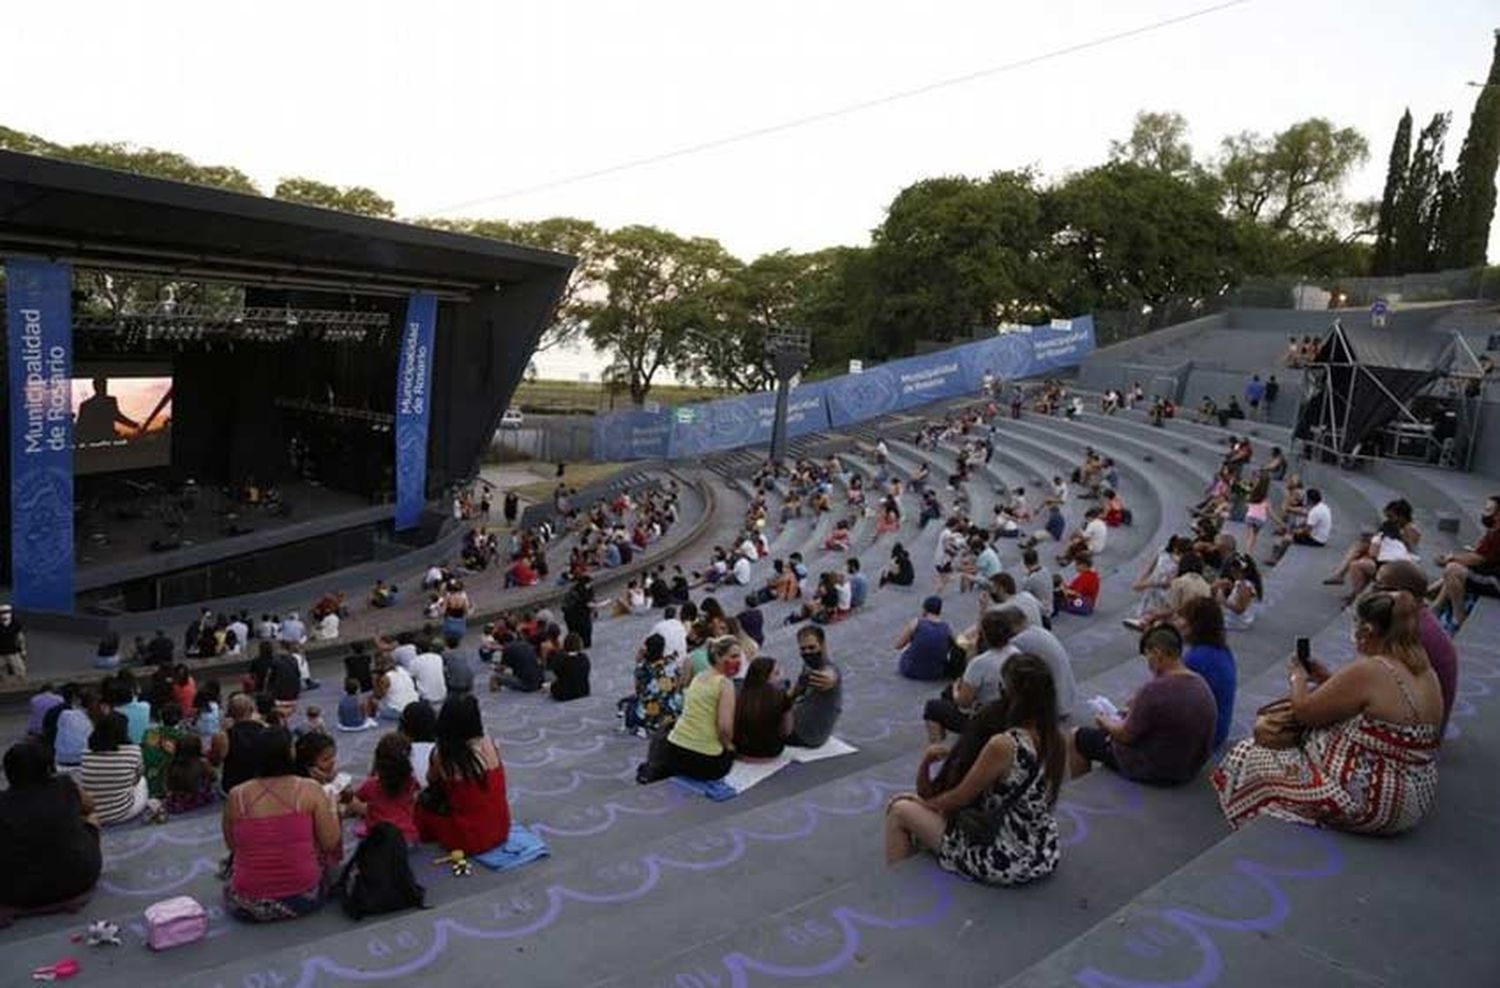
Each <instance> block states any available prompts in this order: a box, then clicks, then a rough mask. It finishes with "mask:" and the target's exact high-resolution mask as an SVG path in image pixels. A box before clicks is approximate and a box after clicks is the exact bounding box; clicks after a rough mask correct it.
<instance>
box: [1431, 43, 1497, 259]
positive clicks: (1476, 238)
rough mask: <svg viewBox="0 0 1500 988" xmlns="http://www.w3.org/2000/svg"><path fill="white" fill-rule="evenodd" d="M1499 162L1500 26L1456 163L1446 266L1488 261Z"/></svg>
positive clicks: (1447, 226)
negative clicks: (1486, 257) (1485, 75)
mask: <svg viewBox="0 0 1500 988" xmlns="http://www.w3.org/2000/svg"><path fill="white" fill-rule="evenodd" d="M1497 167H1500V31H1496V32H1495V52H1494V55H1493V56H1492V57H1491V60H1490V73H1489V76H1488V77H1486V79H1485V85H1484V87H1483V88H1481V89H1480V90H1479V97H1478V98H1477V99H1476V100H1475V101H1474V112H1473V114H1472V115H1471V116H1470V117H1469V132H1468V134H1467V135H1465V136H1464V144H1463V148H1462V149H1461V150H1460V151H1459V154H1458V165H1457V167H1456V168H1455V169H1454V175H1453V189H1452V193H1451V197H1450V199H1449V202H1450V203H1451V204H1450V205H1449V206H1448V208H1447V210H1446V213H1445V216H1444V227H1445V229H1444V237H1443V239H1444V240H1445V244H1444V254H1443V258H1442V260H1443V263H1444V265H1445V266H1446V267H1452V268H1468V267H1475V266H1478V265H1480V264H1483V263H1484V262H1485V254H1486V251H1487V248H1488V247H1489V240H1490V223H1491V222H1492V221H1493V220H1494V216H1495V172H1496V169H1497Z"/></svg>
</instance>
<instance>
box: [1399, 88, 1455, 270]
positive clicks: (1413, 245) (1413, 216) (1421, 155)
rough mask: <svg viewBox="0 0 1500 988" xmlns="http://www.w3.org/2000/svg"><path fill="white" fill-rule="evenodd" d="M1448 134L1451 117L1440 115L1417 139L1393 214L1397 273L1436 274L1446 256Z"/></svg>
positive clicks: (1434, 118) (1444, 114)
mask: <svg viewBox="0 0 1500 988" xmlns="http://www.w3.org/2000/svg"><path fill="white" fill-rule="evenodd" d="M1447 133H1448V114H1446V113H1439V114H1436V115H1435V116H1433V118H1432V120H1431V122H1429V123H1428V124H1427V126H1426V127H1423V128H1422V133H1421V134H1420V135H1419V136H1418V137H1417V146H1416V149H1415V150H1414V151H1413V152H1412V156H1411V164H1410V165H1409V166H1408V168H1407V172H1406V181H1405V183H1404V184H1403V185H1402V189H1401V195H1400V196H1398V197H1397V198H1396V205H1395V209H1394V211H1393V212H1394V217H1393V223H1392V246H1391V268H1392V270H1393V271H1396V272H1416V271H1435V270H1437V269H1438V267H1439V261H1440V257H1441V254H1442V244H1441V242H1440V239H1439V234H1440V229H1439V226H1440V219H1441V215H1442V210H1443V200H1444V190H1443V142H1444V139H1445V138H1446V136H1447ZM1448 194H1449V195H1451V192H1449V193H1448Z"/></svg>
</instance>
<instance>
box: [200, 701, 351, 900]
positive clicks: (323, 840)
mask: <svg viewBox="0 0 1500 988" xmlns="http://www.w3.org/2000/svg"><path fill="white" fill-rule="evenodd" d="M254 740H255V752H254V764H255V777H254V778H252V779H250V780H249V781H247V782H242V783H240V784H239V785H237V786H235V787H234V789H232V790H231V791H230V793H229V799H228V800H226V801H225V803H224V842H225V843H226V844H227V845H228V846H229V853H230V856H231V858H232V860H233V864H232V866H231V868H230V873H229V880H228V881H227V882H226V883H225V885H224V902H225V905H226V906H227V907H228V908H229V911H230V913H231V914H233V915H234V916H236V917H238V918H240V919H244V920H249V921H252V922H269V921H272V920H279V919H294V918H296V917H298V916H305V915H307V914H308V913H311V912H315V911H316V910H317V909H318V908H319V907H320V906H322V904H323V898H324V894H325V893H326V891H327V888H328V880H327V876H328V874H329V871H330V869H331V868H332V867H336V866H337V865H338V863H339V861H340V859H341V858H342V857H343V844H342V840H343V837H342V833H341V831H340V827H339V818H338V814H337V813H336V812H335V811H334V809H333V805H332V804H331V803H330V802H329V800H328V797H327V795H326V794H325V793H324V792H323V787H322V786H320V785H318V784H317V783H316V782H314V781H313V780H311V779H303V778H298V777H297V774H296V768H295V764H294V761H293V755H292V737H291V734H290V733H289V732H288V731H287V730H286V729H285V728H272V729H268V730H265V731H262V732H260V733H259V734H258V735H255V736H254Z"/></svg>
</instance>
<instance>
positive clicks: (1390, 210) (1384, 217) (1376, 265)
mask: <svg viewBox="0 0 1500 988" xmlns="http://www.w3.org/2000/svg"><path fill="white" fill-rule="evenodd" d="M1410 166H1411V109H1410V108H1408V109H1407V111H1406V112H1405V113H1403V114H1401V121H1400V122H1399V123H1397V124H1396V137H1395V140H1393V141H1391V159H1390V163H1389V164H1388V165H1386V168H1385V194H1384V195H1382V196H1381V197H1380V215H1379V218H1378V219H1377V221H1376V224H1375V254H1374V257H1373V258H1371V261H1370V271H1371V273H1372V274H1396V273H1398V272H1396V270H1395V267H1394V263H1393V262H1394V260H1395V250H1394V248H1395V243H1396V202H1397V201H1398V200H1399V199H1400V198H1401V190H1402V189H1403V188H1405V186H1406V172H1407V169H1408V168H1409V167H1410Z"/></svg>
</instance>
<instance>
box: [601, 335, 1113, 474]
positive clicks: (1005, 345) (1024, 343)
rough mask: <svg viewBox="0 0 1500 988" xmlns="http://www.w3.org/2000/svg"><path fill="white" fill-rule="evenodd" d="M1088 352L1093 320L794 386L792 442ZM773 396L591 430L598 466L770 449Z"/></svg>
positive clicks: (628, 416)
mask: <svg viewBox="0 0 1500 988" xmlns="http://www.w3.org/2000/svg"><path fill="white" fill-rule="evenodd" d="M1093 349H1094V318H1093V316H1079V317H1077V318H1074V319H1064V320H1059V321H1058V322H1056V323H1054V324H1051V325H1043V326H1020V327H1017V328H1015V329H1014V330H1012V331H1010V332H1008V333H1004V334H997V335H996V336H994V337H992V338H990V339H987V340H979V341H978V342H975V343H966V344H963V345H961V346H955V347H949V348H948V349H946V350H941V351H939V352H937V353H929V354H924V355H923V356H920V357H907V358H906V359H904V360H893V361H891V362H890V363H887V364H881V365H879V366H876V367H871V368H870V369H869V370H867V371H865V372H864V373H863V374H844V375H841V376H839V377H834V378H830V379H828V380H826V381H819V382H816V383H814V384H807V385H803V386H802V387H800V388H793V389H792V394H791V401H790V404H789V406H788V410H787V434H788V437H789V438H796V437H797V436H802V435H807V434H808V433H813V432H821V431H824V430H826V429H829V428H835V429H837V428H842V427H844V426H846V425H852V424H855V423H857V422H863V421H865V420H867V419H872V418H876V417H878V416H881V415H887V414H890V413H891V412H899V411H903V410H905V409H908V408H915V407H917V406H919V405H925V404H928V403H929V402H934V401H943V400H945V399H949V398H960V397H963V396H964V395H972V394H976V393H977V392H978V391H979V387H980V384H981V382H982V381H983V379H984V375H985V374H986V373H989V374H993V375H994V376H995V377H997V378H1000V379H1002V380H1007V381H1015V380H1021V379H1023V378H1028V377H1037V376H1039V375H1042V374H1048V373H1051V372H1052V371H1056V370H1060V369H1062V368H1065V367H1074V366H1076V365H1077V364H1078V363H1080V362H1081V361H1082V360H1083V358H1084V357H1085V356H1087V355H1088V354H1089V353H1091V352H1092V351H1093ZM775 414H776V395H775V394H774V393H771V392H763V393H761V394H754V395H747V396H745V397H742V398H724V399H721V400H719V401H707V402H699V403H697V404H693V405H683V406H679V407H678V408H676V409H673V408H666V409H662V410H661V411H659V412H647V411H639V410H632V411H627V412H618V413H615V414H613V415H602V416H600V417H599V418H598V419H596V420H595V422H594V458H595V459H597V460H639V459H659V458H669V459H680V458H685V457H691V456H699V455H702V454H704V453H713V452H718V451H720V450H726V449H738V448H740V447H742V446H756V445H761V444H764V443H769V442H770V441H771V427H772V422H773V420H774V418H775Z"/></svg>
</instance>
